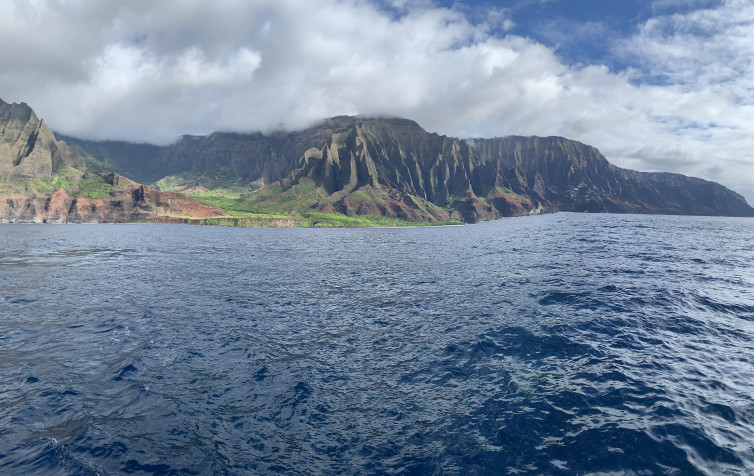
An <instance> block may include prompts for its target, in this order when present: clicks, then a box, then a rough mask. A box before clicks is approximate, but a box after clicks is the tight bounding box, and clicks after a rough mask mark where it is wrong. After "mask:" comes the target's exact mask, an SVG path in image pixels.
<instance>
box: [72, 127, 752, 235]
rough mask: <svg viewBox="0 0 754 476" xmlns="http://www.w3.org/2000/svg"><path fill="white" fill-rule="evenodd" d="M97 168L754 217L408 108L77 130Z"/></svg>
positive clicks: (376, 207)
mask: <svg viewBox="0 0 754 476" xmlns="http://www.w3.org/2000/svg"><path fill="white" fill-rule="evenodd" d="M65 140H66V141H68V142H69V143H70V144H72V145H76V146H78V148H79V150H81V151H82V154H83V156H84V158H85V160H86V161H87V163H88V164H90V166H94V167H101V168H104V169H107V170H114V171H116V172H118V173H121V174H124V175H126V176H129V177H131V178H133V179H135V180H139V181H142V182H147V183H154V184H156V186H157V187H158V188H161V189H166V190H167V189H170V190H177V191H182V192H185V193H188V194H190V195H192V196H194V197H197V198H199V199H201V200H204V201H207V202H209V203H215V204H220V205H222V206H223V207H224V208H225V209H226V210H228V209H231V210H233V211H236V212H239V213H240V212H251V213H294V214H300V215H307V214H313V213H336V212H337V213H341V214H346V215H359V216H383V217H389V218H399V219H402V220H408V221H430V222H438V221H445V220H460V221H464V222H467V223H468V222H471V223H473V222H477V221H481V220H489V219H496V218H501V217H505V216H517V215H524V214H537V213H542V212H551V211H575V212H612V213H658V214H688V215H726V216H754V209H753V208H752V207H750V206H749V205H748V204H747V203H746V201H745V199H744V198H743V197H742V196H741V195H739V194H737V193H735V192H733V191H731V190H728V189H727V188H725V187H723V186H722V185H720V184H717V183H714V182H710V181H706V180H702V179H698V178H692V177H686V176H683V175H679V174H669V173H643V172H635V171H631V170H625V169H621V168H619V167H616V166H614V165H612V164H610V163H609V162H608V161H607V159H606V158H605V157H604V156H603V155H602V154H601V153H600V152H599V151H598V150H597V149H595V148H594V147H591V146H588V145H585V144H582V143H580V142H577V141H573V140H569V139H565V138H562V137H518V136H511V137H503V138H493V139H469V140H462V139H458V138H454V137H447V136H442V135H438V134H435V133H429V132H427V131H425V130H424V129H422V128H421V127H420V126H419V125H418V124H417V123H415V122H413V121H410V120H407V119H398V118H364V117H349V116H339V117H333V118H330V119H327V120H324V121H322V122H321V123H319V124H316V125H315V126H313V127H310V128H308V129H305V130H302V131H298V132H285V131H278V132H274V133H271V134H267V135H265V134H261V133H254V134H238V133H219V132H216V133H213V134H211V135H209V136H184V137H183V138H181V139H180V140H179V141H178V142H176V143H175V144H173V145H170V146H164V147H157V146H152V145H146V144H129V143H125V142H92V141H85V140H80V139H76V138H72V137H65Z"/></svg>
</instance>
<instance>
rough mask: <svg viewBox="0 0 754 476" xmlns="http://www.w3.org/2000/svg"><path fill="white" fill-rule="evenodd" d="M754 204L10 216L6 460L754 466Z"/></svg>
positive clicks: (352, 467)
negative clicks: (345, 216)
mask: <svg viewBox="0 0 754 476" xmlns="http://www.w3.org/2000/svg"><path fill="white" fill-rule="evenodd" d="M753 337H754V220H752V219H738V218H719V217H679V216H637V215H607V214H600V215H595V214H572V213H560V214H553V215H545V216H538V217H522V218H514V219H504V220H500V221H494V222H488V223H482V224H478V225H471V226H463V227H436V228H423V227H417V228H395V229H378V228H366V229H236V228H223V227H199V226H181V225H140V224H139V225H0V473H2V474H11V475H13V474H45V475H46V474H61V475H94V474H99V475H106V474H166V475H167V474H234V475H235V474H294V475H296V474H299V475H308V474H406V475H408V474H422V475H423V474H438V475H439V474H450V475H453V474H458V475H468V474H563V475H567V474H628V475H632V474H638V475H642V474H669V475H676V474H683V475H694V474H714V475H718V474H724V475H725V474H727V475H746V474H754V344H753V339H752V338H753Z"/></svg>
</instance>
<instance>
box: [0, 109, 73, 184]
mask: <svg viewBox="0 0 754 476" xmlns="http://www.w3.org/2000/svg"><path fill="white" fill-rule="evenodd" d="M69 167H74V168H76V167H78V168H81V169H83V168H84V161H83V160H82V159H81V157H79V154H78V152H77V151H76V149H74V148H71V147H68V146H67V145H66V143H65V142H60V141H58V140H56V139H55V136H54V135H53V133H52V131H51V130H50V128H49V127H47V124H45V122H44V121H43V120H40V119H39V118H37V115H36V114H34V111H33V110H32V109H31V108H30V107H29V106H28V105H27V104H26V103H21V104H8V103H6V102H5V101H3V100H2V99H0V175H5V176H7V177H8V178H9V179H10V180H22V179H25V178H32V177H39V178H46V179H49V178H51V177H52V174H54V173H64V172H65V171H66V170H67V169H68V168H69Z"/></svg>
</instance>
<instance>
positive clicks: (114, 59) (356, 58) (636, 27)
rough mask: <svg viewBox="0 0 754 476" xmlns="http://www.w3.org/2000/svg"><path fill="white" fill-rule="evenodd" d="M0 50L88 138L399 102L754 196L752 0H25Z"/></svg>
mask: <svg viewBox="0 0 754 476" xmlns="http://www.w3.org/2000/svg"><path fill="white" fill-rule="evenodd" d="M0 62H2V64H3V65H4V68H3V70H2V71H0V98H2V99H4V100H5V101H11V102H12V101H16V102H20V101H25V102H27V103H29V104H30V105H31V106H32V107H33V108H34V109H35V110H36V111H37V113H38V115H40V116H41V117H43V118H45V119H46V120H47V122H48V124H50V125H51V126H52V127H53V128H54V129H55V130H58V131H60V132H64V133H67V134H72V135H78V136H82V137H86V138H92V139H125V140H131V141H148V142H153V143H163V144H164V143H168V142H171V141H172V140H174V139H175V138H176V137H177V136H180V135H182V134H207V133H210V132H212V131H214V130H226V131H240V132H249V131H256V130H262V131H264V130H269V129H271V128H277V127H280V126H281V125H283V126H285V127H288V128H300V127H305V126H307V125H309V124H311V123H312V122H314V121H316V120H318V119H321V118H324V117H329V116H333V115H338V114H363V115H397V116H403V117H408V118H411V119H414V120H416V121H417V122H419V123H420V124H421V125H422V126H423V127H424V128H425V129H427V130H429V131H432V132H438V133H441V134H447V135H452V136H457V137H491V136H505V135H511V134H520V135H540V136H548V135H558V136H564V137H568V138H571V139H575V140H579V141H581V142H584V143H587V144H590V145H593V146H595V147H597V148H598V149H600V151H601V152H602V153H603V154H605V156H606V157H607V158H608V159H609V160H610V161H611V162H613V163H615V164H616V165H618V166H621V167H626V168H632V169H636V170H646V171H669V172H678V173H683V174H687V175H693V176H698V177H702V178H706V179H710V180H715V181H718V182H721V183H723V184H724V185H726V186H728V187H729V188H732V189H734V190H736V191H739V192H740V193H742V194H744V195H745V196H746V198H747V199H748V200H749V202H750V203H752V202H754V154H753V152H752V151H754V1H752V0H624V1H618V0H604V1H597V0H569V1H566V0H514V1H502V2H492V1H471V0H467V1H450V0H254V1H248V0H213V2H204V1H200V0H164V1H161V2H154V1H152V0H132V1H129V2H121V1H116V0H109V1H101V2H82V1H80V0H25V1H24V0H16V1H13V2H10V3H8V4H6V5H5V9H4V12H3V15H2V16H0Z"/></svg>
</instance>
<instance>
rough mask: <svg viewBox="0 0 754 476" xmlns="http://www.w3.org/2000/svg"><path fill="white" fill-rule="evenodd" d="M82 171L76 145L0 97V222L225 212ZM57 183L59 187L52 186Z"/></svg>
mask: <svg viewBox="0 0 754 476" xmlns="http://www.w3.org/2000/svg"><path fill="white" fill-rule="evenodd" d="M85 170H86V166H85V163H84V161H83V159H82V158H81V156H80V155H79V153H78V150H77V148H76V147H69V146H68V145H67V144H66V143H65V142H62V141H59V140H57V139H56V138H55V136H54V134H53V133H52V131H51V130H50V129H49V127H47V125H46V124H45V122H44V121H43V120H40V119H39V118H38V117H37V115H36V114H35V113H34V111H33V110H32V109H31V108H30V107H29V106H28V105H27V104H25V103H21V104H8V103H6V102H4V101H2V100H0V222H6V223H7V222H30V223H125V222H140V221H161V220H164V219H167V218H171V217H181V218H183V217H189V218H206V217H217V216H224V215H225V213H224V212H223V211H222V210H220V209H219V208H216V207H211V206H208V205H205V204H203V203H201V202H198V201H196V200H191V199H190V198H187V197H185V196H183V195H181V194H178V193H173V192H160V191H157V190H155V189H153V188H150V187H146V186H144V185H139V184H138V183H136V182H133V181H131V180H129V179H127V178H125V177H122V176H120V175H119V174H117V173H112V172H111V173H103V174H91V173H87V172H85ZM57 183H61V184H64V185H65V186H64V187H60V188H58V189H57V190H55V189H54V187H55V184H57ZM91 183H95V184H97V186H99V187H101V188H99V189H97V191H96V193H95V194H94V195H96V196H98V198H96V199H95V198H91V197H89V198H87V195H91V193H88V192H91V191H87V190H85V188H86V187H83V185H84V184H91ZM82 187H83V189H82ZM51 188H52V191H50V190H49V189H51ZM47 192H49V193H47Z"/></svg>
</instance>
